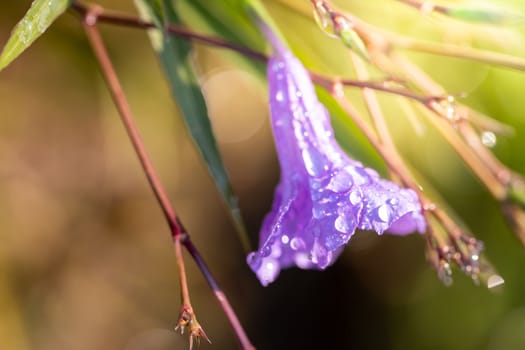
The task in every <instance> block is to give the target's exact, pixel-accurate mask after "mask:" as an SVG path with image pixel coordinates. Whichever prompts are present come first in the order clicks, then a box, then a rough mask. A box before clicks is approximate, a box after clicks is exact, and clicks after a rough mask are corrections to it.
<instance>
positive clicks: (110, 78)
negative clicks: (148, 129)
mask: <svg viewBox="0 0 525 350" xmlns="http://www.w3.org/2000/svg"><path fill="white" fill-rule="evenodd" d="M77 8H78V6H77ZM81 8H82V12H81V13H82V14H83V21H84V27H85V30H86V33H87V37H88V39H89V41H90V44H91V46H92V48H93V51H94V53H95V55H96V57H97V59H98V61H99V64H100V67H101V70H102V73H103V75H104V78H105V79H106V82H107V84H108V87H109V90H110V92H111V95H112V97H113V100H114V103H115V105H116V107H117V109H118V111H119V115H120V117H121V120H122V122H123V124H124V126H125V128H126V131H127V133H128V136H129V138H130V140H131V142H132V144H133V147H134V149H135V152H136V153H137V156H138V158H139V161H140V164H141V166H142V168H143V170H144V173H145V175H146V177H147V179H148V182H149V184H150V187H151V189H152V190H153V192H154V194H155V197H156V198H157V200H158V202H159V204H160V207H161V209H162V211H163V213H164V217H165V219H166V221H167V222H168V225H169V227H170V230H171V235H172V238H173V239H174V247H175V252H176V257H177V263H178V265H179V271H180V281H181V294H182V298H183V307H184V306H187V305H189V293H188V288H187V278H186V273H185V269H184V263H183V258H182V252H181V250H180V244H182V245H183V246H184V247H185V248H186V250H188V252H189V253H190V255H191V256H192V257H193V259H194V260H195V262H196V264H197V266H198V267H199V269H200V270H201V273H202V274H203V276H204V278H205V279H206V281H207V282H208V284H209V285H210V287H211V289H212V290H213V292H214V294H215V296H216V298H217V301H218V302H219V304H220V305H221V307H222V309H223V312H224V313H225V315H226V316H227V317H228V320H229V321H230V324H231V326H232V328H233V330H234V332H235V334H236V336H237V338H238V341H239V343H240V345H241V347H242V349H246V350H248V349H254V346H253V345H252V344H251V342H250V340H249V339H248V337H247V335H246V333H245V331H244V329H243V328H242V326H241V324H240V322H239V320H238V318H237V316H236V314H235V312H234V310H233V308H232V307H231V305H230V303H229V301H228V299H227V298H226V296H225V294H224V293H223V292H222V290H221V288H220V287H219V285H218V283H217V281H216V280H215V278H214V277H213V276H212V274H211V272H210V270H209V269H208V267H207V266H206V264H205V263H204V261H203V259H202V258H201V256H200V254H199V253H198V251H197V249H196V247H195V246H194V245H193V243H192V242H191V240H190V237H189V235H188V233H187V232H186V230H185V228H184V227H183V226H182V224H181V222H180V221H179V219H178V217H177V215H176V213H175V211H174V209H173V207H172V205H171V203H170V201H169V200H168V197H167V195H166V191H165V190H164V188H163V186H162V183H161V182H160V180H159V178H158V175H157V172H156V170H155V168H154V166H153V164H152V162H151V160H150V157H149V156H148V154H147V152H146V149H145V146H144V143H143V141H142V138H141V136H140V133H139V131H138V128H137V127H136V125H135V122H134V118H133V114H132V112H131V109H130V106H129V103H128V101H127V99H126V96H125V94H124V91H123V89H122V86H121V84H120V82H119V80H118V78H117V75H116V72H115V69H114V68H113V65H112V63H111V60H110V58H109V55H108V53H107V50H106V48H105V45H104V43H103V40H102V37H101V35H100V32H99V30H98V28H97V27H96V23H97V20H98V16H99V15H100V14H101V12H100V8H97V7H93V8H89V9H88V8H85V7H81ZM186 304H187V305H186ZM190 307H191V306H190ZM190 311H192V310H191V309H190ZM190 331H191V329H190ZM191 340H192V338H190V341H191Z"/></svg>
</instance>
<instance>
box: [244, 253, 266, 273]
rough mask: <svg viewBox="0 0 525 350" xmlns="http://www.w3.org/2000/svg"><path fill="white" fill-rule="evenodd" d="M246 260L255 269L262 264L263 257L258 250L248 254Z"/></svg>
mask: <svg viewBox="0 0 525 350" xmlns="http://www.w3.org/2000/svg"><path fill="white" fill-rule="evenodd" d="M246 261H247V262H248V265H250V267H251V268H252V269H253V270H258V269H259V267H260V266H261V262H262V259H261V257H260V255H259V254H258V253H257V252H252V253H250V254H248V256H247V257H246Z"/></svg>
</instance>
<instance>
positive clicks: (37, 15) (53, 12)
mask: <svg viewBox="0 0 525 350" xmlns="http://www.w3.org/2000/svg"><path fill="white" fill-rule="evenodd" d="M72 2H73V0H34V1H33V3H32V4H31V7H30V8H29V10H28V11H27V13H26V14H25V16H24V18H22V20H21V21H20V22H18V24H17V25H16V27H15V28H14V29H13V32H12V33H11V37H10V38H9V40H8V41H7V43H6V45H5V46H4V49H3V50H2V54H0V71H1V70H2V69H4V68H5V67H6V66H7V65H8V64H9V63H11V62H12V61H13V60H14V59H15V58H17V57H18V56H19V55H20V54H21V53H22V52H24V50H25V49H27V48H28V47H29V46H31V44H32V43H33V42H34V41H35V40H36V39H37V38H38V37H39V36H40V35H42V34H43V33H44V32H45V31H46V29H47V28H49V26H50V25H51V23H53V21H54V20H55V19H57V17H58V16H60V15H61V14H62V13H63V12H64V11H65V10H66V9H67V8H68V7H69V5H70V4H71V3H72Z"/></svg>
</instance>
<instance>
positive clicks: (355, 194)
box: [348, 191, 363, 205]
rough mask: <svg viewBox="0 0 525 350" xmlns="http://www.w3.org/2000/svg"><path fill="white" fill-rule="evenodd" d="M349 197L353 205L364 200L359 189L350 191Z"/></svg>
mask: <svg viewBox="0 0 525 350" xmlns="http://www.w3.org/2000/svg"><path fill="white" fill-rule="evenodd" d="M348 199H349V200H350V203H352V205H358V204H359V203H361V202H362V201H363V196H362V195H361V193H360V192H359V191H352V192H350V195H349V196H348Z"/></svg>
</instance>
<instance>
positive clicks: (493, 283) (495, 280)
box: [487, 275, 505, 289]
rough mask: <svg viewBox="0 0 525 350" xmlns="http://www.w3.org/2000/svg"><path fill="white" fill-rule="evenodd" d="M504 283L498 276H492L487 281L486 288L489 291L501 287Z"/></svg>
mask: <svg viewBox="0 0 525 350" xmlns="http://www.w3.org/2000/svg"><path fill="white" fill-rule="evenodd" d="M504 283H505V280H504V279H503V277H501V276H500V275H492V276H490V277H489V278H488V280H487V287H488V288H489V289H491V288H495V287H497V286H501V285H502V284H504Z"/></svg>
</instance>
